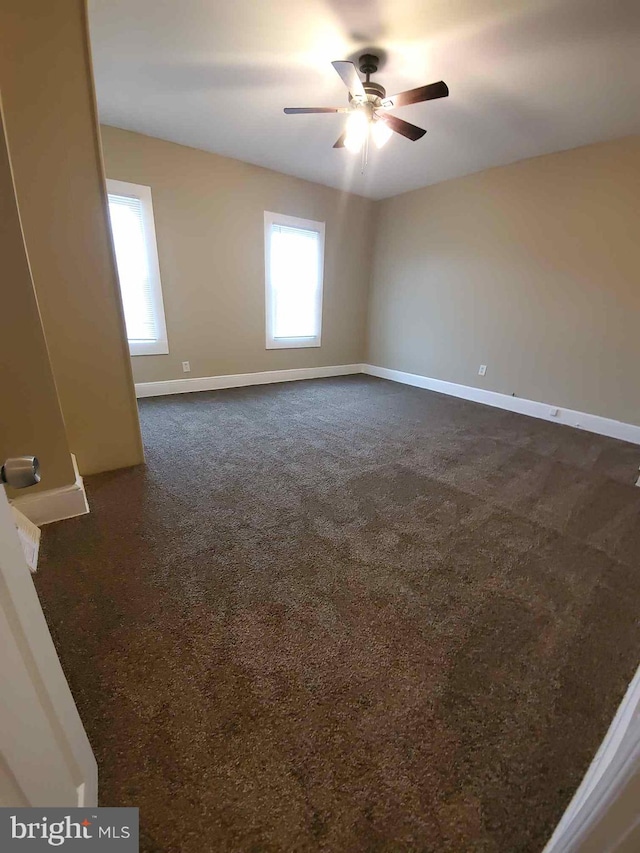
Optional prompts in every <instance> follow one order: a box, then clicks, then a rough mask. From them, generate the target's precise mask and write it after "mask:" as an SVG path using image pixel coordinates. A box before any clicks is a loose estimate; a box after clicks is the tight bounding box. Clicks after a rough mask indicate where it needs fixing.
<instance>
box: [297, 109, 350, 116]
mask: <svg viewBox="0 0 640 853" xmlns="http://www.w3.org/2000/svg"><path fill="white" fill-rule="evenodd" d="M284 111H285V113H286V114H287V115H288V116H293V115H301V114H302V113H348V112H349V108H348V107H285V108H284Z"/></svg>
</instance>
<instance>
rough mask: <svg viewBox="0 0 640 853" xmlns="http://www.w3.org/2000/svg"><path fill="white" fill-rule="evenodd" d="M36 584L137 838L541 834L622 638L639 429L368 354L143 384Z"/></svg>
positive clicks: (249, 841)
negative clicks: (287, 370)
mask: <svg viewBox="0 0 640 853" xmlns="http://www.w3.org/2000/svg"><path fill="white" fill-rule="evenodd" d="M140 414H141V420H142V427H143V434H144V440H145V448H146V455H147V466H146V467H145V468H142V467H140V468H136V469H129V470H126V471H118V472H112V473H108V474H102V475H98V476H94V477H88V478H87V479H86V485H87V491H88V494H89V500H90V504H91V508H92V512H91V515H89V516H86V517H83V518H78V519H73V520H71V521H67V522H62V523H59V524H55V525H50V526H48V527H47V528H45V531H44V540H43V548H42V556H41V561H40V570H39V572H38V574H37V576H36V585H37V588H38V593H39V595H40V598H41V601H42V604H43V607H44V610H45V613H46V616H47V619H48V622H49V625H50V627H51V630H52V633H53V636H54V639H55V642H56V645H57V648H58V651H59V654H60V657H61V660H62V664H63V667H64V669H65V672H66V674H67V677H68V679H69V682H70V684H71V687H72V690H73V693H74V695H75V697H76V701H77V703H78V707H79V709H80V713H81V715H82V718H83V720H84V723H85V726H86V728H87V731H88V734H89V737H90V739H91V742H92V744H93V747H94V750H95V752H96V756H97V759H98V763H99V767H100V796H101V803H102V805H109V806H125V805H133V806H139V807H140V814H141V826H142V845H141V849H142V850H144V851H149V853H151V851H176V853H177V851H180V853H191V851H193V853H202V851H294V850H295V851H312V850H324V851H341V853H342V851H394V853H395V851H455V852H456V853H459V851H501V853H505V851H509V853H515V851H540V850H541V849H542V847H543V846H544V843H545V842H546V840H547V839H548V837H549V835H550V833H551V832H552V830H553V828H554V826H555V824H556V823H557V821H558V820H559V818H560V816H561V814H562V812H563V810H564V809H565V807H566V806H567V804H568V802H569V799H570V798H571V796H572V794H573V792H574V790H575V788H576V786H577V785H578V783H579V781H580V779H581V777H582V775H583V773H584V772H585V770H586V768H587V766H588V764H589V762H590V760H591V758H592V757H593V755H594V753H595V751H596V749H597V747H598V745H599V743H600V741H601V739H602V737H603V736H604V734H605V732H606V729H607V727H608V725H609V723H610V721H611V719H612V717H613V715H614V713H615V711H616V708H617V705H618V703H619V702H620V700H621V699H622V696H623V694H624V691H625V689H626V686H627V683H628V682H629V680H630V679H631V677H632V675H633V672H634V670H635V667H636V665H637V663H638V660H637V649H638V643H639V641H640V627H639V621H638V613H639V612H640V573H639V572H638V554H639V553H640V533H639V531H640V489H637V488H635V487H634V486H633V482H634V479H635V477H636V476H637V469H638V464H639V463H640V448H638V447H634V446H632V445H627V444H624V443H622V442H618V441H615V440H612V439H607V438H603V437H599V436H594V435H590V434H588V433H584V432H580V431H577V430H572V429H569V428H566V427H561V426H559V425H556V424H550V423H546V422H541V421H536V420H533V419H530V418H526V417H522V416H519V415H515V414H513V413H510V412H502V411H499V410H495V409H490V408H488V407H484V406H480V405H477V404H474V403H469V402H466V401H462V400H457V399H453V398H448V397H445V396H442V395H438V394H435V393H432V392H427V391H422V390H418V389H414V388H407V387H405V386H401V385H397V384H393V383H390V382H385V381H382V380H375V379H371V378H365V377H362V376H357V377H356V376H354V377H345V378H341V379H330V380H316V381H312V382H298V383H291V384H284V385H273V386H268V387H260V388H246V389H236V390H229V391H220V392H211V393H202V394H187V395H181V396H175V397H166V398H157V399H149V400H144V401H142V402H141V403H140Z"/></svg>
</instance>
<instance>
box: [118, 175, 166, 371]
mask: <svg viewBox="0 0 640 853" xmlns="http://www.w3.org/2000/svg"><path fill="white" fill-rule="evenodd" d="M106 183H107V197H108V201H109V224H110V226H111V231H112V236H113V244H114V251H115V257H116V267H118V242H117V239H116V235H117V233H118V231H117V228H116V229H115V230H114V223H113V220H112V216H113V212H112V210H111V204H112V196H113V198H114V199H115V198H117V197H120V199H127V198H128V199H135V200H136V201H139V202H140V213H141V220H140V224H141V226H142V231H143V235H144V248H145V254H146V260H147V273H148V275H147V277H146V278H144V279H141V280H137V281H138V287H139V288H140V289H141V290H142V293H143V295H144V294H145V293H146V295H147V296H148V300H149V304H148V307H149V309H150V311H151V316H152V317H153V324H154V326H155V332H156V337H155V338H154V339H153V340H136V339H133V338H128V341H129V353H130V354H131V355H132V356H134V355H165V354H167V353H168V352H169V341H168V338H167V321H166V319H165V315H164V300H163V297H162V281H161V279H160V262H159V261H158V245H157V242H156V226H155V221H154V218H153V201H152V199H151V187H147V186H145V185H144V184H132V183H129V181H116V180H113V179H112V178H107V180H106ZM120 261H122V258H120ZM122 280H123V274H122V271H121V269H120V268H119V267H118V281H119V282H120V290H121V292H122V293H121V295H122V302H123V307H124V309H125V317H126V314H127V312H126V307H127V298H126V293H125V291H123V289H122ZM147 285H148V288H147Z"/></svg>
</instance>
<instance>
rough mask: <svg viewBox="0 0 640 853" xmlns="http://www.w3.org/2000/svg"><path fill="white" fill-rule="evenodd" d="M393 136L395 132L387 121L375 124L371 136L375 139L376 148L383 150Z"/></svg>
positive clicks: (379, 120)
mask: <svg viewBox="0 0 640 853" xmlns="http://www.w3.org/2000/svg"><path fill="white" fill-rule="evenodd" d="M392 135H393V131H392V130H391V128H390V127H389V125H388V124H387V123H386V122H385V121H382V119H378V121H376V122H374V123H373V127H372V128H371V136H372V137H373V142H374V144H375V146H376V148H382V146H383V145H386V143H387V142H388V141H389V140H390V139H391V137H392Z"/></svg>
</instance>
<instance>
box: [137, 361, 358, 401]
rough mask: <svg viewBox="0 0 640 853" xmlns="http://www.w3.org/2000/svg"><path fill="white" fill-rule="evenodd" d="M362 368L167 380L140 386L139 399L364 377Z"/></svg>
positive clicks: (286, 371)
mask: <svg viewBox="0 0 640 853" xmlns="http://www.w3.org/2000/svg"><path fill="white" fill-rule="evenodd" d="M362 367H363V366H362V365H361V364H338V365H334V366H331V367H299V368H295V369H293V370H265V371H263V372H262V373H236V374H233V375H230V376H201V377H198V378H194V379H166V380H165V381H163V382H136V397H162V396H164V395H165V394H189V393H191V392H192V391H218V390H220V389H222V388H243V387H245V386H246V385H269V384H271V383H272V382H296V381H298V380H300V379H321V378H325V377H328V376H347V375H348V374H351V373H362Z"/></svg>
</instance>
